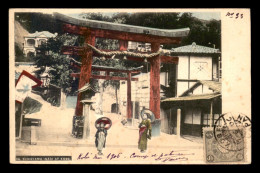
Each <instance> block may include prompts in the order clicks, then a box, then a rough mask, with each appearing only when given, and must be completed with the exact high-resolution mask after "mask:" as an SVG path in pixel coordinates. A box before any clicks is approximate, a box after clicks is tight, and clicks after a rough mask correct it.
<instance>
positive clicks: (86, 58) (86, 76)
mask: <svg viewBox="0 0 260 173" xmlns="http://www.w3.org/2000/svg"><path fill="white" fill-rule="evenodd" d="M85 43H88V44H91V45H92V46H95V37H94V36H92V35H91V32H90V30H87V32H86V33H85ZM91 66H92V50H91V48H90V47H86V51H85V52H84V54H83V55H82V65H81V70H80V80H79V89H80V88H82V87H83V86H84V85H85V84H86V83H88V82H89V81H90V77H91ZM81 99H82V98H81V93H79V95H78V97H77V106H76V110H75V115H76V116H82V115H83V103H81V102H80V101H81Z"/></svg>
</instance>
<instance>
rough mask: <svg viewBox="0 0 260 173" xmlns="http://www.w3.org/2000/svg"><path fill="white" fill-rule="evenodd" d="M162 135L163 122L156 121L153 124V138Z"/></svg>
mask: <svg viewBox="0 0 260 173" xmlns="http://www.w3.org/2000/svg"><path fill="white" fill-rule="evenodd" d="M160 133H161V120H160V119H156V120H155V121H154V122H152V137H155V136H160Z"/></svg>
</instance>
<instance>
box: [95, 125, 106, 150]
mask: <svg viewBox="0 0 260 173" xmlns="http://www.w3.org/2000/svg"><path fill="white" fill-rule="evenodd" d="M106 136H107V130H106V129H100V128H99V129H98V130H97V133H96V135H95V137H96V140H95V144H96V147H97V150H98V151H102V149H103V148H105V146H106Z"/></svg>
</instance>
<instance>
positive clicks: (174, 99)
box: [161, 92, 221, 102]
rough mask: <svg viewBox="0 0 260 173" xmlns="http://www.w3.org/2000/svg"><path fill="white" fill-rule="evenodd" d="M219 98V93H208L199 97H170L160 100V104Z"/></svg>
mask: <svg viewBox="0 0 260 173" xmlns="http://www.w3.org/2000/svg"><path fill="white" fill-rule="evenodd" d="M219 96H221V94H220V93H215V92H214V93H210V94H199V95H190V96H184V97H171V98H167V99H164V100H162V101H161V102H169V101H189V100H209V99H212V98H215V97H219Z"/></svg>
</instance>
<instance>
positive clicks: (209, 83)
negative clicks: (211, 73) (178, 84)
mask: <svg viewBox="0 0 260 173" xmlns="http://www.w3.org/2000/svg"><path fill="white" fill-rule="evenodd" d="M200 85H205V86H208V87H209V89H211V90H213V92H215V93H221V83H220V82H216V81H206V80H200V81H198V82H197V83H195V84H194V85H193V86H191V87H190V88H189V89H188V90H186V91H185V92H184V93H183V94H181V95H180V97H182V96H186V95H187V94H188V93H190V92H191V91H193V90H194V89H196V88H197V87H198V86H200Z"/></svg>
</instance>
